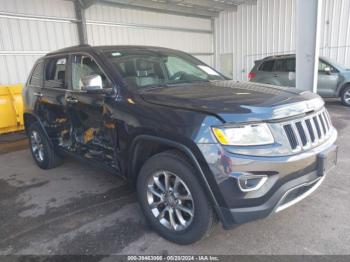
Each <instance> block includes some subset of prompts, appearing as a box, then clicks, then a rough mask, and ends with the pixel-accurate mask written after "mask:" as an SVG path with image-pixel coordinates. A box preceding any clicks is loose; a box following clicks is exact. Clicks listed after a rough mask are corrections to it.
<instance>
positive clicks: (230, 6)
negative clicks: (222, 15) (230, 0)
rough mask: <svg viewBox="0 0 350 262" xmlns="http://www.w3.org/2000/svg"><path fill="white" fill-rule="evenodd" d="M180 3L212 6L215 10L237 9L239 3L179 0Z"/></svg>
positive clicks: (210, 0)
mask: <svg viewBox="0 0 350 262" xmlns="http://www.w3.org/2000/svg"><path fill="white" fill-rule="evenodd" d="M177 2H178V3H185V4H190V5H195V6H204V7H205V8H211V9H215V10H220V11H224V10H228V11H236V10H237V5H236V4H227V3H222V2H215V1H212V0H180V1H177Z"/></svg>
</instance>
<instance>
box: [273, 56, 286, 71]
mask: <svg viewBox="0 0 350 262" xmlns="http://www.w3.org/2000/svg"><path fill="white" fill-rule="evenodd" d="M273 71H277V72H286V71H287V63H286V60H285V59H278V60H276V62H275V67H274V70H273Z"/></svg>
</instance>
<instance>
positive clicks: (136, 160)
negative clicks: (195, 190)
mask: <svg viewBox="0 0 350 262" xmlns="http://www.w3.org/2000/svg"><path fill="white" fill-rule="evenodd" d="M144 143H146V144H144ZM147 143H156V144H157V145H160V148H159V149H160V151H157V152H156V153H160V152H164V151H167V150H177V151H178V152H180V153H181V154H182V155H184V156H185V159H187V160H188V161H189V164H191V165H192V166H193V167H194V168H195V170H196V175H197V178H198V179H199V182H200V184H201V186H202V188H203V189H204V192H205V193H206V195H207V196H208V197H209V201H210V203H211V204H212V206H213V208H214V210H215V213H216V215H217V216H218V218H219V219H220V220H221V221H222V222H223V223H224V224H225V221H226V218H225V217H226V215H224V214H223V213H222V209H221V208H220V205H219V203H218V199H217V196H216V195H215V194H214V192H213V190H212V188H211V186H210V183H209V181H208V179H207V177H206V175H205V172H204V171H203V169H202V167H201V165H200V164H199V161H198V159H197V158H196V156H195V154H194V153H193V152H192V151H191V150H190V148H189V147H187V146H186V145H184V144H182V143H179V142H176V141H172V140H169V139H166V138H161V137H156V136H151V135H140V136H138V137H136V138H135V139H134V140H133V142H132V145H131V151H130V158H129V159H130V161H129V166H128V172H127V179H128V181H129V183H131V184H132V185H135V183H136V180H137V176H138V173H139V171H140V169H141V167H142V165H143V164H144V163H145V162H146V160H147V159H148V157H150V156H152V155H154V154H156V153H154V154H150V155H147V153H146V155H147V156H148V157H147V158H144V157H143V154H144V152H145V151H144V149H145V147H144V145H147ZM140 152H142V153H140ZM140 159H141V161H140Z"/></svg>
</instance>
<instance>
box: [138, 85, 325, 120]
mask: <svg viewBox="0 0 350 262" xmlns="http://www.w3.org/2000/svg"><path fill="white" fill-rule="evenodd" d="M141 96H142V98H143V99H144V100H145V101H146V102H148V103H152V104H156V105H162V106H170V107H176V108H180V109H187V110H194V111H200V112H206V113H209V114H214V115H216V116H218V117H219V118H221V120H222V121H224V122H244V121H261V120H267V119H269V120H270V119H278V118H284V117H290V116H294V115H299V114H303V113H305V112H310V111H314V110H317V109H319V108H320V107H322V106H323V105H324V102H323V100H322V99H321V98H320V97H319V96H318V95H316V94H314V93H311V92H308V91H306V92H305V91H300V90H297V89H295V88H283V87H277V86H272V85H265V84H258V83H251V82H249V83H248V82H236V81H216V82H204V83H191V84H181V85H172V86H166V87H159V88H153V89H148V90H144V91H142V93H141Z"/></svg>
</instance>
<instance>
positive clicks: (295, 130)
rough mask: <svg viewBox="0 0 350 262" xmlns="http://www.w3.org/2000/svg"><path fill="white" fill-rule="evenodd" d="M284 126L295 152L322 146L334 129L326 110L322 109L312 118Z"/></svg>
mask: <svg viewBox="0 0 350 262" xmlns="http://www.w3.org/2000/svg"><path fill="white" fill-rule="evenodd" d="M282 125H283V129H284V132H285V135H286V136H287V138H288V141H289V145H290V147H291V149H292V151H293V152H297V151H301V150H305V149H308V148H310V147H311V146H316V145H318V144H320V143H321V142H323V141H324V140H325V139H326V138H327V137H328V136H329V135H330V132H331V129H332V123H331V121H330V118H329V114H328V112H327V111H326V109H322V110H321V111H319V112H317V113H315V114H313V115H312V116H308V117H305V118H303V119H298V120H294V121H291V122H287V123H283V124H282Z"/></svg>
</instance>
